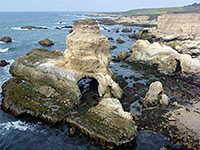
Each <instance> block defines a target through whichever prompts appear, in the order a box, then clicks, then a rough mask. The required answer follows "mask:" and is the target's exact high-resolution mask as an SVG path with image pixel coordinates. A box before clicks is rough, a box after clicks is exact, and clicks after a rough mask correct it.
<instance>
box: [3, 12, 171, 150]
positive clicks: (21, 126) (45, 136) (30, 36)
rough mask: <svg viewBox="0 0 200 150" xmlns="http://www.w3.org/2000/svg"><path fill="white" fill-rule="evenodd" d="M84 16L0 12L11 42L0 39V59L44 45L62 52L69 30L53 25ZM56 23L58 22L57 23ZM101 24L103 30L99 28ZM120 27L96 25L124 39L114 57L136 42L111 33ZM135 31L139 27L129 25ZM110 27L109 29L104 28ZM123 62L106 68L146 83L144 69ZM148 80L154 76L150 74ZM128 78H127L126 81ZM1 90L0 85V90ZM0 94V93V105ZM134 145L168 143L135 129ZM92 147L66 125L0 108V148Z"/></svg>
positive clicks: (154, 147)
mask: <svg viewBox="0 0 200 150" xmlns="http://www.w3.org/2000/svg"><path fill="white" fill-rule="evenodd" d="M84 18H87V17H86V16H84V13H80V12H79V13H72V12H34V13H31V12H26V13H24V12H0V37H3V36H10V37H11V38H12V39H13V42H12V43H3V42H0V60H2V59H4V60H6V61H8V62H10V64H12V62H13V61H14V60H16V58H18V57H20V56H23V55H25V54H26V53H27V52H29V51H31V50H32V49H33V48H45V49H48V50H51V51H53V50H56V49H59V50H61V51H64V50H65V49H66V48H67V47H66V41H65V37H66V35H67V34H68V33H69V29H62V30H56V29H55V27H59V26H64V25H72V24H73V21H74V20H77V19H84ZM59 22H62V23H61V24H60V23H59ZM23 26H41V27H47V28H48V29H42V30H39V29H35V30H22V29H21V28H20V27H23ZM103 27H105V28H106V30H105V29H104V28H103ZM116 28H117V29H120V30H121V29H122V28H124V27H123V26H120V25H112V26H103V25H100V29H101V32H102V33H103V34H104V35H105V36H107V37H113V38H114V39H115V40H116V39H117V38H118V37H120V38H121V39H123V40H125V41H126V43H125V44H117V43H116V42H115V41H111V44H113V45H116V46H117V49H116V50H113V51H111V55H112V56H116V55H117V54H118V52H121V51H129V50H130V48H131V46H132V45H133V44H134V42H135V41H136V40H135V39H129V38H128V37H127V34H125V33H115V31H114V29H116ZM131 28H133V29H134V30H136V31H138V30H140V29H141V28H140V27H131ZM108 30H110V31H108ZM44 38H49V39H50V40H52V41H53V42H54V43H55V45H53V46H51V47H48V48H47V47H43V46H41V45H39V44H38V41H40V40H42V39H44ZM121 65H124V63H123V62H120V63H114V62H111V64H110V68H111V69H112V71H113V72H115V73H116V74H118V75H123V76H130V75H134V76H135V77H138V78H141V80H140V81H134V80H133V81H130V82H129V84H128V85H127V86H132V84H133V83H134V82H135V83H136V82H141V83H146V82H147V81H148V80H149V79H147V78H144V79H143V76H145V72H144V71H141V70H137V68H134V67H131V66H128V67H126V68H123V67H120V66H121ZM9 67H10V66H9V65H8V66H6V67H1V68H0V86H2V84H3V83H4V82H6V81H7V80H8V79H10V78H11V77H12V75H11V74H10V73H9ZM151 79H155V80H156V79H157V77H156V76H154V75H151ZM128 81H129V80H128ZM1 91H2V89H1V88H0V92H1ZM1 102H2V95H0V104H1ZM136 142H137V146H136V147H132V148H129V149H132V150H159V149H160V148H162V147H163V146H166V145H170V143H169V142H168V141H167V139H166V137H164V136H163V135H161V134H158V133H153V132H147V131H139V135H138V137H137V139H136ZM27 149H29V150H36V149H37V150H43V149H46V150H64V149H66V150H86V149H91V150H96V149H102V147H100V146H98V145H91V144H90V142H89V141H87V139H86V138H85V137H83V136H82V135H79V136H76V137H72V138H71V137H69V135H68V126H67V125H62V126H59V127H51V126H50V125H48V124H46V123H44V122H42V121H41V120H37V119H34V118H15V117H13V116H11V115H10V114H8V113H5V112H4V111H2V110H1V109H0V150H27Z"/></svg>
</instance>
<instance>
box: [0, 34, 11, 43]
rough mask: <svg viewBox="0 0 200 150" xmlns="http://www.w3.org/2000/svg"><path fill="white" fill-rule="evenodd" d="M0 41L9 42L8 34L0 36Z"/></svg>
mask: <svg viewBox="0 0 200 150" xmlns="http://www.w3.org/2000/svg"><path fill="white" fill-rule="evenodd" d="M0 41H2V42H5V43H10V42H12V39H11V38H10V37H8V36H5V37H3V38H1V39H0Z"/></svg>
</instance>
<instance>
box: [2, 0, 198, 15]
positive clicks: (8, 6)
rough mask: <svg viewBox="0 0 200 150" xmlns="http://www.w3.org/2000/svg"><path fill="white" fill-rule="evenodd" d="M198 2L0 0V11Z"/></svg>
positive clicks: (124, 8)
mask: <svg viewBox="0 0 200 150" xmlns="http://www.w3.org/2000/svg"><path fill="white" fill-rule="evenodd" d="M194 2H197V3H200V0H0V11H82V12H83V11H85V12H114V11H127V10H131V9H139V8H159V7H177V6H184V5H189V4H193V3H194Z"/></svg>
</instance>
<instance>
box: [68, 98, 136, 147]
mask: <svg viewBox="0 0 200 150" xmlns="http://www.w3.org/2000/svg"><path fill="white" fill-rule="evenodd" d="M68 122H69V123H70V124H71V126H73V127H74V126H75V127H77V128H78V129H79V130H81V132H82V133H85V134H86V135H89V136H90V138H92V139H95V140H96V141H99V142H100V144H102V145H104V146H105V147H107V148H109V149H113V148H115V146H122V145H125V144H126V145H129V146H131V145H133V144H134V142H133V141H134V139H135V137H136V136H137V129H136V126H135V123H134V121H133V120H132V116H131V115H130V114H129V113H128V112H124V110H123V108H122V106H121V104H120V102H119V100H117V99H112V98H107V99H102V100H101V101H100V103H99V104H98V105H97V106H95V107H92V108H90V109H89V110H88V111H87V112H84V113H80V114H75V115H73V116H71V117H70V118H68Z"/></svg>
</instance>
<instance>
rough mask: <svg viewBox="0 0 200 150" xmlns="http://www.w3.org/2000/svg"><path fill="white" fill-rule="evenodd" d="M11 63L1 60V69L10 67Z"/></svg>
mask: <svg viewBox="0 0 200 150" xmlns="http://www.w3.org/2000/svg"><path fill="white" fill-rule="evenodd" d="M9 64H10V63H9V62H7V61H5V60H0V67H5V66H7V65H9Z"/></svg>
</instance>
